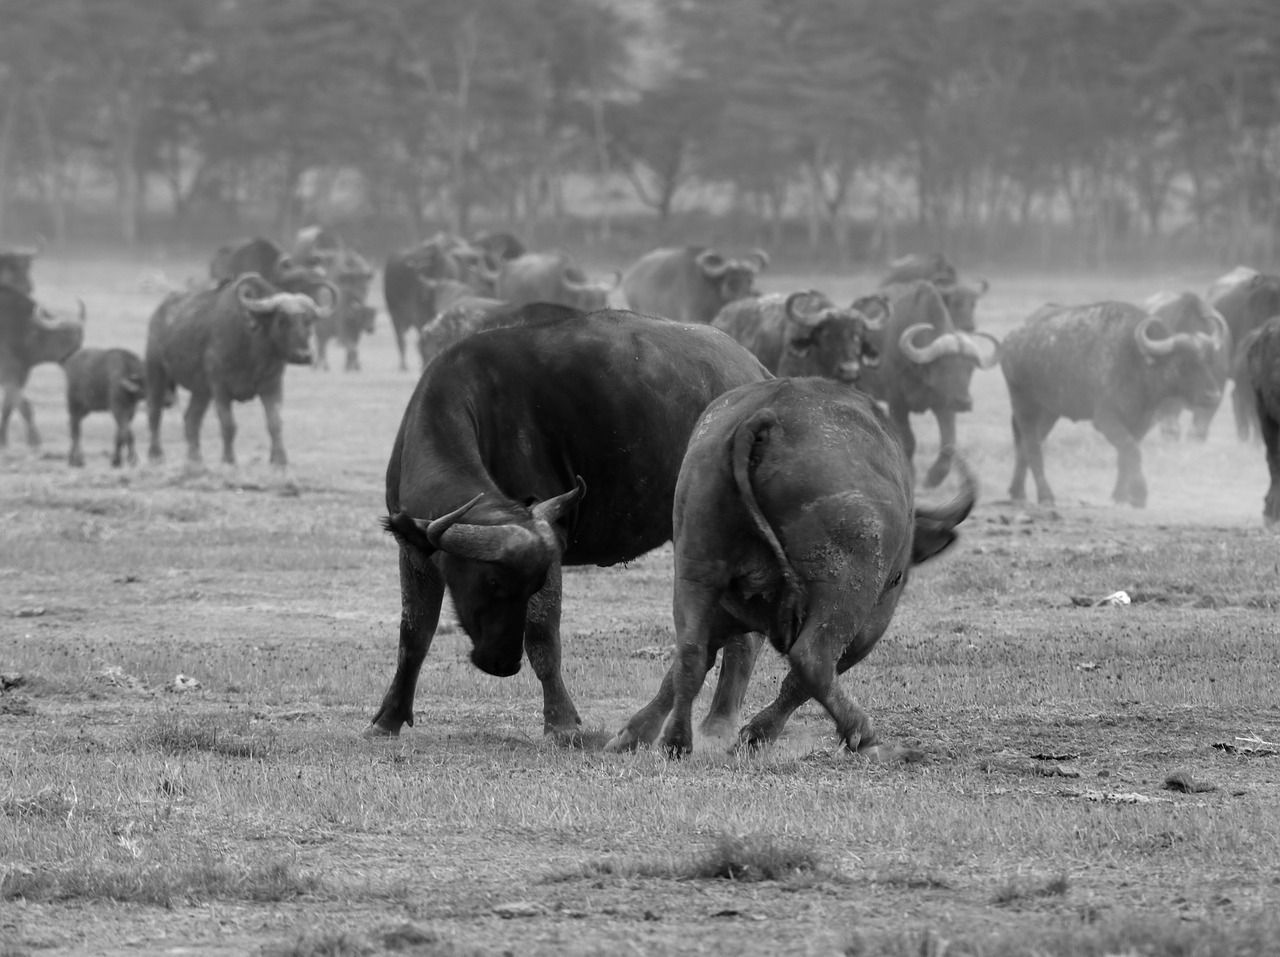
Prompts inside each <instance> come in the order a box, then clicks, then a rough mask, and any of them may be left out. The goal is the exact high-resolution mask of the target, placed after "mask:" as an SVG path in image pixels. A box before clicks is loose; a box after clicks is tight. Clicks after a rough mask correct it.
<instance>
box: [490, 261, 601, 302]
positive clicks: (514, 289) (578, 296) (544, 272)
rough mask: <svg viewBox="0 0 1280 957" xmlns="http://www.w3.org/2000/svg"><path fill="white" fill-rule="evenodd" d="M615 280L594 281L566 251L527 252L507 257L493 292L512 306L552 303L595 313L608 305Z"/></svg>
mask: <svg viewBox="0 0 1280 957" xmlns="http://www.w3.org/2000/svg"><path fill="white" fill-rule="evenodd" d="M617 286H618V276H616V275H615V278H614V280H613V281H612V282H609V283H603V282H591V281H589V280H588V279H587V277H586V275H585V274H584V273H583V272H582V270H581V269H579V268H578V267H577V266H575V265H574V264H573V263H572V262H571V261H570V260H569V257H568V256H566V255H564V254H563V253H525V254H524V255H523V256H519V257H517V258H516V259H510V260H507V261H506V262H504V263H503V264H502V267H501V269H499V271H498V279H497V281H496V282H495V283H494V295H495V296H496V297H497V298H498V299H502V300H504V301H506V302H508V303H510V304H511V305H513V306H523V305H526V304H528V303H532V302H552V303H559V304H560V305H562V306H570V307H571V308H573V309H581V310H582V311H583V312H595V311H596V310H598V309H604V308H605V307H606V306H608V304H609V293H611V292H612V291H613V290H614V289H616V288H617Z"/></svg>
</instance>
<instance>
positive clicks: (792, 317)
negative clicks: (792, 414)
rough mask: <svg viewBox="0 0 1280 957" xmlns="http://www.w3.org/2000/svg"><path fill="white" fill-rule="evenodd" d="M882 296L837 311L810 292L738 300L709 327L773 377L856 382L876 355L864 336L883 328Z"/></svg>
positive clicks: (875, 361) (885, 310) (884, 306)
mask: <svg viewBox="0 0 1280 957" xmlns="http://www.w3.org/2000/svg"><path fill="white" fill-rule="evenodd" d="M887 315H888V300H887V299H886V298H885V297H884V296H867V297H865V298H862V299H859V300H857V301H855V302H854V303H853V304H852V305H850V306H849V307H848V308H841V307H839V306H837V305H835V304H834V303H833V302H831V300H830V299H828V298H827V297H826V296H825V295H823V294H822V293H820V292H818V291H816V290H808V291H806V292H794V293H792V294H791V295H789V296H785V295H782V294H780V293H774V294H771V295H768V296H760V297H759V298H751V299H739V300H736V301H735V302H731V303H729V304H728V305H727V306H725V307H724V308H723V309H721V310H720V314H719V315H718V316H716V318H715V321H714V322H712V323H711V324H712V325H713V326H715V327H716V328H717V329H720V330H722V331H723V332H726V333H728V334H729V335H731V336H733V338H734V339H736V340H738V342H740V343H742V344H743V345H744V346H746V347H747V349H749V350H750V351H751V353H752V354H753V355H754V356H755V357H756V358H757V359H759V360H760V363H761V364H762V365H763V366H764V367H765V368H766V369H768V370H769V371H770V372H772V373H773V374H774V375H778V376H810V375H816V376H824V377H826V378H828V379H839V380H840V381H842V382H848V383H855V382H857V381H858V378H859V376H860V375H861V372H862V369H863V367H864V366H875V365H877V364H878V363H879V361H880V356H879V353H878V352H877V350H876V348H875V345H874V344H873V343H872V342H871V339H870V338H869V337H868V335H867V333H868V332H869V331H874V332H879V331H881V330H882V329H883V325H884V320H885V318H886V317H887Z"/></svg>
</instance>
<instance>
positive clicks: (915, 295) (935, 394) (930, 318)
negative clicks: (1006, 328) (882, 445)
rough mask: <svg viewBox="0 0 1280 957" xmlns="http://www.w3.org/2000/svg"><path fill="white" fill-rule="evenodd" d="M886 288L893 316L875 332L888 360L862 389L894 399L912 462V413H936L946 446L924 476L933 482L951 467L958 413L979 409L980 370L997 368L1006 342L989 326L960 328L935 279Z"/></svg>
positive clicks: (892, 408)
mask: <svg viewBox="0 0 1280 957" xmlns="http://www.w3.org/2000/svg"><path fill="white" fill-rule="evenodd" d="M884 293H885V295H887V296H888V298H889V302H890V314H889V319H888V321H887V322H886V323H885V324H884V331H883V332H880V333H874V332H873V333H871V335H872V337H873V345H874V346H875V348H876V349H877V350H878V351H879V353H880V364H879V366H878V367H877V368H874V369H868V370H867V373H866V374H865V375H864V376H863V379H862V382H861V383H860V384H861V388H862V389H863V390H865V391H866V392H869V393H871V395H873V396H875V397H876V398H877V399H880V400H882V401H883V402H885V403H887V404H888V406H889V418H890V420H891V421H892V422H893V425H894V428H895V429H897V431H898V436H899V437H900V438H901V439H902V447H903V449H904V450H905V451H906V453H907V459H908V461H910V460H911V459H913V458H914V457H915V451H916V439H915V434H914V433H913V432H912V430H911V414H912V413H920V412H932V413H933V415H934V417H935V418H936V419H937V420H938V434H939V444H940V447H939V449H938V457H937V459H935V460H934V462H933V464H932V465H930V466H929V470H928V471H927V472H926V473H925V478H924V483H925V485H926V487H933V486H935V485H938V484H939V483H941V482H942V480H943V479H944V478H946V477H947V473H948V472H949V471H950V470H951V459H952V456H953V454H954V452H955V444H956V414H957V413H959V412H968V411H969V410H970V409H972V408H973V397H972V395H971V394H970V392H969V383H970V380H971V379H972V378H973V372H974V370H975V369H991V368H994V367H995V365H996V363H997V362H999V361H1000V342H999V340H998V339H996V338H995V337H994V336H992V335H989V334H988V333H985V332H966V331H965V330H963V329H957V328H956V325H955V322H953V321H952V318H951V313H950V311H949V310H948V309H947V306H946V303H944V302H943V301H942V296H941V294H940V293H939V292H938V289H937V287H936V286H934V285H933V283H930V282H926V281H924V280H916V281H915V282H909V283H903V284H901V285H897V286H890V287H888V288H887V289H885V290H884ZM984 341H985V343H986V345H985V346H984V345H983V342H984Z"/></svg>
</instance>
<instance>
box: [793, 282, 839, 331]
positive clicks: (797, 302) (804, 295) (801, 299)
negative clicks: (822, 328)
mask: <svg viewBox="0 0 1280 957" xmlns="http://www.w3.org/2000/svg"><path fill="white" fill-rule="evenodd" d="M830 308H831V303H830V302H829V301H828V300H827V297H826V296H824V295H823V294H822V293H820V292H818V291H817V290H815V289H806V290H805V291H803V292H793V293H792V294H791V295H789V296H787V301H786V304H785V305H783V307H782V309H783V312H785V313H786V314H787V318H788V319H790V320H791V321H792V322H794V323H795V324H796V325H798V326H813V325H817V324H818V323H819V322H821V320H822V316H823V314H824V313H826V311H827V310H828V309H830Z"/></svg>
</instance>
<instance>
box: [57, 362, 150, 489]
mask: <svg viewBox="0 0 1280 957" xmlns="http://www.w3.org/2000/svg"><path fill="white" fill-rule="evenodd" d="M62 369H63V371H64V372H66V374H67V414H68V415H69V416H70V419H71V452H70V454H69V455H68V456H67V462H68V463H69V464H70V465H72V466H76V467H80V466H83V465H84V449H83V447H82V446H81V444H80V425H81V423H82V422H83V421H84V417H85V416H86V415H88V414H89V413H90V412H110V413H111V415H112V417H113V418H114V419H115V420H116V444H115V452H114V453H113V454H112V456H111V464H112V466H113V467H115V468H119V467H120V465H121V463H122V461H123V459H124V457H125V455H127V456H128V460H129V464H130V465H137V464H138V453H137V451H135V449H134V442H133V415H134V413H135V412H136V411H137V409H138V403H139V402H140V401H142V396H143V393H144V392H145V391H146V387H147V383H146V373H145V370H144V367H143V365H142V359H140V358H139V357H138V355H137V354H136V353H133V352H130V351H129V350H128V349H80V350H78V351H76V352H73V353H72V354H71V355H70V356H69V357H68V358H67V360H66V361H65V362H63V363H62Z"/></svg>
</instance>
